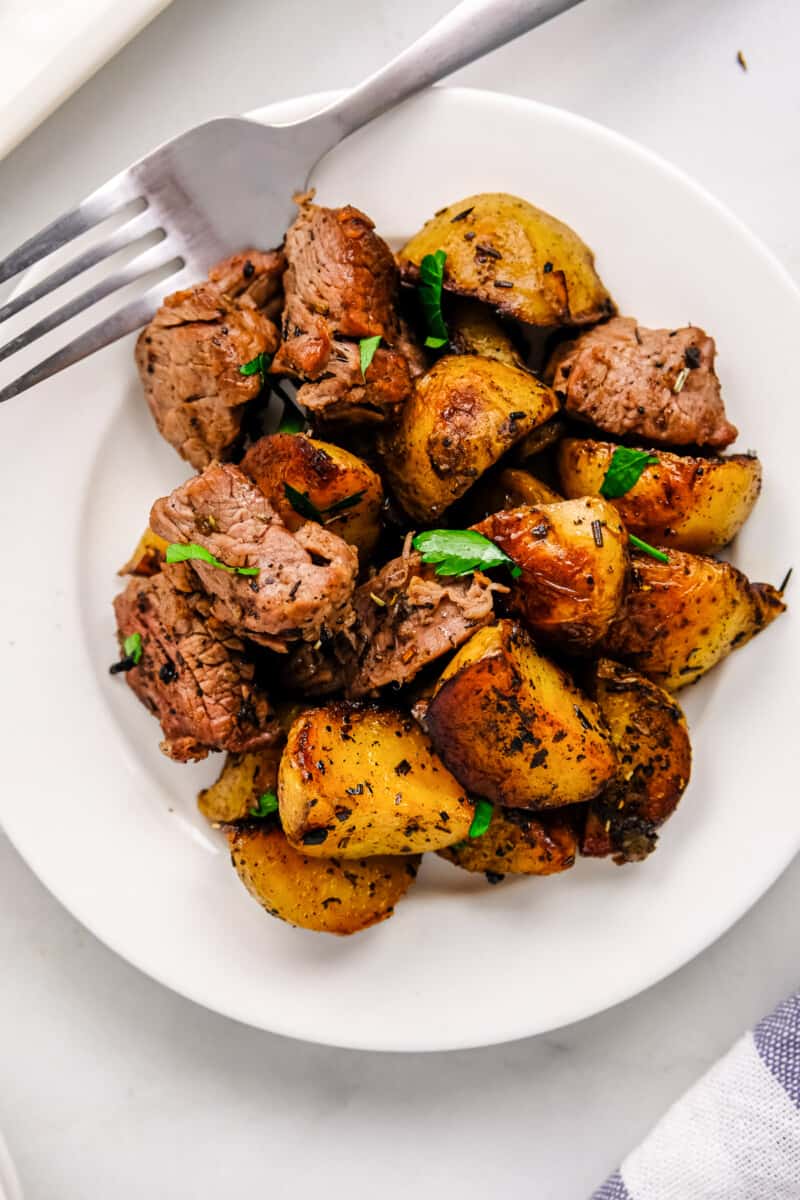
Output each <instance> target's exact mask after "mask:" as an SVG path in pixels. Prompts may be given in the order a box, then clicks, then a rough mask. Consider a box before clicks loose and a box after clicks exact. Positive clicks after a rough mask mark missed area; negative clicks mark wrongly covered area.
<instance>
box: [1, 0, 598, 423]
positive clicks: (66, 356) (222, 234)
mask: <svg viewBox="0 0 800 1200" xmlns="http://www.w3.org/2000/svg"><path fill="white" fill-rule="evenodd" d="M579 2H580V0H462V3H460V4H458V5H457V6H456V7H455V8H454V9H453V10H452V11H451V12H450V13H448V14H447V15H446V16H445V17H443V18H442V20H440V21H439V22H437V24H436V25H434V26H433V28H432V29H430V30H429V31H428V32H427V33H425V34H423V36H422V37H421V38H419V39H418V40H417V41H416V42H414V43H413V45H412V46H410V47H409V48H408V49H407V50H405V51H404V52H403V53H402V54H400V55H398V57H397V58H395V59H393V60H392V61H391V62H390V63H389V64H388V65H387V66H385V67H384V68H383V69H382V70H380V71H378V72H377V73H376V74H375V75H372V76H370V77H369V78H368V79H367V80H365V81H364V83H362V84H361V85H360V86H359V87H357V88H355V89H354V90H353V91H351V92H349V93H348V94H347V95H345V96H343V97H342V98H341V99H339V100H336V101H335V102H334V103H332V104H331V105H329V106H328V107H327V108H326V109H324V110H322V111H321V112H319V113H316V114H315V115H314V116H311V117H309V118H306V119H304V120H302V121H298V122H294V123H292V124H287V125H262V124H259V123H258V122H255V121H248V120H246V119H244V118H241V117H224V118H220V119H218V120H215V121H209V122H208V123H207V124H205V125H198V126H197V127H196V128H195V129H191V130H189V132H188V133H184V134H181V136H180V137H177V138H174V139H173V140H172V141H171V142H166V143H165V144H164V145H163V146H160V147H159V148H158V149H157V150H154V151H153V152H152V153H151V154H148V155H147V157H146V158H142V159H140V160H139V162H136V163H134V164H133V165H132V166H130V167H128V168H127V170H125V171H122V172H120V174H119V175H115V176H114V178H113V179H110V180H109V181H108V183H105V184H104V185H103V186H102V187H100V188H98V189H97V191H95V192H92V193H91V195H89V196H87V197H86V199H85V200H83V201H82V202H81V203H80V204H79V205H78V206H77V208H75V209H73V210H72V212H68V213H65V214H64V215H63V216H61V217H59V218H58V220H56V221H53V223H52V224H50V225H48V226H47V227H46V228H45V229H43V230H41V232H39V233H37V234H36V235H35V236H34V237H32V238H30V239H29V240H28V241H26V242H24V243H23V244H22V245H21V246H19V247H18V248H17V249H16V250H14V251H13V253H11V254H9V255H8V257H7V258H5V259H4V260H3V261H2V262H0V284H2V283H3V282H4V281H5V280H8V279H11V278H12V277H13V276H14V275H17V274H18V273H19V272H20V271H24V270H26V269H27V268H28V267H31V266H33V264H34V263H37V262H39V261H40V259H43V258H45V257H47V256H48V255H50V254H52V253H53V252H54V251H56V250H58V249H59V248H61V247H63V246H66V245H67V244H68V243H70V242H72V241H73V240H74V239H76V238H78V237H80V235H82V234H85V233H87V232H88V231H90V230H92V229H94V228H95V227H96V226H98V225H100V224H101V223H103V222H106V221H109V222H110V219H111V218H114V220H115V222H116V225H115V227H114V229H113V231H112V232H108V233H106V234H105V236H103V237H101V238H100V240H99V241H97V242H96V243H94V244H92V245H90V246H88V248H85V249H84V250H82V251H81V252H80V253H78V254H77V255H76V256H75V257H74V258H72V259H71V260H70V261H68V262H67V263H66V264H65V265H63V266H59V267H58V268H57V269H55V270H53V271H51V272H50V274H49V275H47V276H46V277H45V278H44V279H42V280H41V281H40V282H39V283H36V284H34V285H32V286H31V287H29V288H27V289H26V290H25V291H22V292H18V293H17V294H16V295H14V296H13V298H12V299H11V300H10V301H9V302H8V303H6V304H5V305H4V306H3V307H1V308H0V324H1V323H2V322H4V321H7V320H8V319H9V318H10V317H12V316H15V315H16V314H18V313H19V312H21V311H22V310H23V309H25V308H27V307H28V305H30V304H33V303H34V302H35V301H38V300H42V299H44V298H45V297H47V296H49V295H50V294H51V293H52V292H55V291H56V290H57V289H58V288H60V287H62V286H63V285H64V284H66V283H68V282H69V281H70V280H72V279H74V278H75V277H76V276H78V275H80V274H82V273H83V272H84V271H88V270H90V269H92V268H95V267H99V266H100V265H101V264H103V263H105V262H106V261H107V260H109V259H111V258H112V257H113V256H117V255H119V256H120V258H125V256H126V255H127V261H126V262H125V263H124V265H121V266H120V265H117V266H116V267H112V269H111V270H110V272H108V273H106V274H105V275H104V276H103V277H102V278H101V279H99V281H98V282H96V283H94V285H93V286H91V287H89V288H87V290H85V291H84V292H82V293H80V294H79V295H77V296H74V297H72V298H71V299H70V300H68V301H66V302H65V303H63V304H61V305H59V306H58V307H57V308H55V309H53V310H51V311H50V312H48V313H47V315H46V316H44V317H43V318H42V319H41V320H39V321H37V322H35V323H34V324H32V325H31V326H29V328H28V329H26V330H25V331H24V332H23V333H20V334H18V335H17V336H16V337H14V338H12V339H11V340H10V341H8V342H6V343H5V345H3V346H1V347H0V362H1V361H3V360H4V359H9V358H11V357H12V356H13V355H15V354H17V353H19V352H20V351H21V350H24V349H25V348H26V347H28V346H29V345H31V343H33V342H35V341H36V340H37V339H38V338H40V337H42V336H43V335H44V334H47V333H50V332H51V331H53V330H55V329H57V328H58V327H59V326H61V325H62V324H64V323H65V322H66V321H69V320H71V319H72V318H73V317H76V316H77V315H78V314H79V313H82V312H84V311H85V310H86V309H89V308H91V307H92V306H93V305H95V304H97V303H99V302H100V301H102V300H104V299H106V298H108V297H111V296H113V295H114V294H115V293H116V292H118V291H120V290H121V289H123V288H127V287H134V286H135V289H136V293H137V294H136V295H135V297H134V298H133V299H131V300H130V301H129V302H127V303H125V304H124V305H123V306H122V307H121V308H119V309H118V310H117V311H116V312H114V313H113V314H112V315H111V316H109V317H107V318H106V319H104V320H102V321H100V322H99V323H98V324H96V325H94V326H92V328H90V329H88V330H87V331H86V332H83V333H81V334H79V335H78V336H77V337H75V338H74V339H73V340H72V341H70V342H69V343H68V344H67V345H65V346H64V347H63V348H62V349H60V350H58V351H56V353H54V354H51V355H49V356H48V357H46V358H44V359H43V360H42V361H41V362H40V363H38V364H37V365H36V366H34V367H32V368H31V369H30V370H27V371H25V372H24V373H23V374H21V375H19V376H18V377H17V378H16V379H14V380H13V381H12V382H10V383H8V384H7V385H6V386H5V387H3V388H2V389H0V402H2V401H3V400H9V399H11V397H12V396H16V395H18V394H19V393H20V392H24V391H26V390H27V389H28V388H30V387H33V386H34V384H37V383H40V382H42V380H44V379H47V378H49V377H50V376H51V375H54V374H56V372H58V371H61V370H63V369H64V368H65V367H69V366H72V364H73V363H76V362H78V361H80V359H82V358H86V357H87V355H90V354H94V352H95V351H96V350H100V349H102V347H104V346H107V345H108V344H109V343H110V342H113V341H116V339H117V338H120V337H123V336H124V335H125V334H127V333H130V332H131V331H132V330H134V329H138V328H139V327H140V326H142V325H145V324H146V323H147V322H148V321H149V320H150V318H151V317H152V316H153V313H154V312H155V311H156V309H157V308H158V306H159V303H160V301H161V298H162V295H163V293H164V291H165V288H164V284H165V283H168V284H169V287H168V289H167V290H169V291H174V290H176V289H178V288H181V287H187V286H188V285H189V284H191V283H195V282H197V281H198V280H200V279H201V278H202V277H203V276H204V275H205V274H206V272H207V271H208V268H209V267H210V266H211V265H212V263H214V262H216V261H217V260H218V259H221V258H224V257H225V256H226V255H228V254H231V253H233V252H234V251H236V250H240V249H244V248H245V247H247V246H272V245H275V244H276V243H278V242H279V241H280V240H281V239H282V237H283V233H284V230H285V229H286V227H287V225H288V224H289V223H290V221H291V219H292V202H291V197H292V195H293V194H294V193H295V192H297V191H299V190H301V189H302V188H303V186H304V185H305V183H306V181H307V180H308V178H309V176H310V174H311V171H312V169H313V168H314V166H315V164H316V163H317V162H318V161H319V159H320V158H322V157H323V155H325V154H327V153H328V151H329V150H331V149H333V147H334V146H336V145H337V144H338V143H339V142H340V141H342V139H343V138H345V137H347V136H348V134H350V133H353V132H354V131H355V130H356V129H359V128H360V127H361V126H362V125H365V124H366V123H367V122H368V121H371V120H372V119H373V118H374V117H377V116H380V114H381V113H383V112H386V111H387V109H390V108H392V107H394V106H395V105H396V104H399V103H400V102H401V101H402V100H405V99H406V98H407V97H408V96H411V95H413V94H414V93H415V92H418V91H420V90H422V89H423V88H425V87H428V86H429V85H430V84H433V83H436V82H437V80H439V79H442V78H443V77H444V76H446V75H449V74H451V73H452V72H453V71H456V70H458V68H459V67H463V66H466V64H467V63H470V62H472V61H474V60H475V59H476V58H480V57H481V56H482V55H484V54H487V53H488V52H489V51H490V50H495V49H496V48H497V47H498V46H502V45H504V44H505V43H506V42H510V41H512V40H513V39H514V38H516V37H519V35H520V34H522V33H525V32H527V31H528V30H529V29H533V28H534V27H535V26H537V25H541V24H543V23H544V22H545V21H547V20H549V19H550V18H551V17H553V16H556V15H557V14H558V13H561V12H564V11H565V10H566V9H568V8H572V7H573V6H574V5H575V4H577V3H579ZM110 223H111V222H110Z"/></svg>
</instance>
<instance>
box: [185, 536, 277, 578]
mask: <svg viewBox="0 0 800 1200" xmlns="http://www.w3.org/2000/svg"><path fill="white" fill-rule="evenodd" d="M166 558H167V562H168V563H176V562H191V561H194V560H198V561H199V562H204V563H208V565H209V566H210V567H217V568H218V569H219V570H220V571H227V572H228V574H229V575H258V573H259V571H260V569H261V568H260V567H229V566H227V564H226V563H224V562H220V561H219V559H218V558H215V557H214V555H213V554H212V553H211V551H210V550H206V548H205V546H198V544H197V543H196V542H189V543H188V545H185V544H184V543H183V542H171V543H170V545H169V546H167V554H166Z"/></svg>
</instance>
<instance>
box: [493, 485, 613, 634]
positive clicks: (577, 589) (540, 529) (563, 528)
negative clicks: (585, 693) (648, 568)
mask: <svg viewBox="0 0 800 1200" xmlns="http://www.w3.org/2000/svg"><path fill="white" fill-rule="evenodd" d="M476 528H477V529H478V530H479V531H480V532H481V533H482V534H484V535H485V536H486V537H488V538H491V540H492V541H493V542H495V543H496V545H498V546H499V547H500V549H501V550H504V551H505V553H506V554H507V555H508V556H509V557H510V558H512V559H513V560H514V562H515V563H516V564H517V566H518V567H520V569H521V571H522V574H521V575H520V576H519V578H517V579H510V580H509V585H510V587H511V595H510V597H509V607H510V608H511V610H512V611H513V612H516V613H518V614H519V615H520V616H521V617H522V618H523V620H524V621H525V624H526V625H528V626H529V628H530V629H532V630H533V632H534V633H535V634H537V635H538V636H540V637H542V638H545V639H546V640H547V641H548V642H550V643H553V644H556V645H558V646H561V647H563V648H565V649H568V650H573V651H585V650H587V649H589V647H590V646H593V645H595V643H596V642H598V641H599V640H600V639H601V638H602V637H603V636H604V635H605V634H606V633H607V631H608V628H609V626H610V625H611V622H612V621H613V620H614V618H615V617H616V615H617V613H618V612H619V610H620V607H621V605H622V600H623V596H624V594H625V588H626V585H627V582H628V574H629V555H628V535H627V533H626V531H625V529H624V528H623V526H622V522H621V521H620V519H619V513H618V512H617V510H616V509H615V508H614V507H613V506H612V505H611V504H609V503H608V502H607V501H606V500H603V499H601V498H600V497H599V496H597V497H594V496H586V497H585V498H584V499H582V500H562V501H561V502H560V503H558V504H540V505H537V506H536V507H528V508H514V509H509V510H507V511H505V512H498V513H494V514H493V515H492V516H490V517H487V518H486V520H485V521H481V522H480V524H479V525H477V526H476Z"/></svg>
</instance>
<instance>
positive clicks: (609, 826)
mask: <svg viewBox="0 0 800 1200" xmlns="http://www.w3.org/2000/svg"><path fill="white" fill-rule="evenodd" d="M589 691H590V692H591V694H592V695H593V696H594V698H595V700H596V701H597V703H598V705H599V708H600V711H601V713H602V714H603V719H604V720H605V723H606V725H607V726H608V729H609V732H610V733H611V740H612V742H613V743H614V745H615V747H616V750H617V759H618V761H619V766H618V768H617V775H616V778H615V779H614V781H613V782H612V783H611V784H609V786H608V787H607V788H606V790H605V791H604V792H602V793H601V795H600V796H598V797H597V799H596V800H593V801H592V802H591V804H590V805H589V808H588V812H587V817H586V825H585V828H584V831H583V836H582V839H581V853H582V854H585V855H589V856H591V857H601V858H602V857H605V856H606V855H609V854H613V855H614V860H615V862H618V863H625V862H637V861H639V860H640V859H643V858H646V857H647V855H648V854H650V853H651V852H652V851H653V850H654V849H655V847H656V841H657V838H658V834H657V832H656V831H657V830H658V828H659V826H661V825H663V824H664V822H665V821H666V820H667V818H668V817H669V816H671V815H672V813H673V812H674V811H675V809H676V807H677V805H678V801H679V800H680V798H681V796H682V795H683V793H684V791H685V789H686V785H687V783H688V782H689V776H690V775H691V771H692V747H691V743H690V741H689V733H688V730H687V728H686V719H685V717H684V715H683V713H682V712H681V710H680V708H679V706H678V704H677V703H676V701H675V700H674V699H673V697H672V696H670V694H669V692H666V691H664V689H663V688H661V687H659V686H658V684H656V683H653V681H652V680H650V679H645V678H644V676H642V675H639V674H637V673H636V671H632V670H631V668H630V667H625V666H622V665H621V664H620V663H615V662H612V661H611V660H610V659H608V658H601V659H600V660H599V661H598V662H597V663H595V665H594V668H593V671H592V676H591V680H590V683H589Z"/></svg>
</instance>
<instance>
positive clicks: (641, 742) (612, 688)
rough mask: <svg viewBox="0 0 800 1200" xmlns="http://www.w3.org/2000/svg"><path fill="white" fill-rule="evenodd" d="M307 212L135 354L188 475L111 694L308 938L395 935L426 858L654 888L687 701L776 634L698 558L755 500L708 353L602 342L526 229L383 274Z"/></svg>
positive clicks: (587, 280)
mask: <svg viewBox="0 0 800 1200" xmlns="http://www.w3.org/2000/svg"><path fill="white" fill-rule="evenodd" d="M298 203H299V214H298V216H297V219H296V220H295V222H294V224H293V225H292V226H291V228H290V229H289V230H288V232H287V234H286V238H285V242H284V245H283V246H282V247H281V248H280V249H277V250H266V251H263V250H247V251H245V252H243V253H241V254H237V255H235V256H234V257H232V258H230V259H227V260H226V261H225V262H222V263H220V264H219V265H217V266H216V267H214V268H213V270H211V271H210V272H209V277H208V279H207V280H206V281H204V282H202V283H200V284H198V285H197V286H196V287H193V288H189V289H187V290H186V291H182V292H177V293H175V294H174V295H171V296H168V297H167V298H166V299H165V301H164V303H163V306H162V307H161V308H160V309H159V311H158V313H157V314H156V316H155V317H154V319H153V320H152V322H151V323H150V325H148V326H147V328H146V329H145V330H144V331H143V332H142V334H141V336H140V338H139V340H138V344H137V350H136V359H137V363H138V367H139V371H140V374H141V378H142V382H143V385H144V390H145V394H146V396H147V401H148V404H149V406H150V409H151V411H152V414H153V417H154V419H155V421H156V424H157V426H158V428H159V430H160V432H161V433H162V434H163V436H164V437H165V438H166V439H167V440H168V441H169V442H170V443H171V444H172V445H173V446H174V447H175V449H176V450H177V451H178V453H179V454H180V455H181V456H182V457H183V458H184V459H186V461H187V462H188V463H189V464H190V465H191V466H192V467H193V468H194V469H195V471H196V472H197V473H196V474H195V475H193V476H192V477H191V478H190V479H188V480H187V481H186V482H185V483H184V484H182V485H181V486H180V487H178V488H176V489H175V490H174V491H173V492H172V493H171V494H170V495H168V496H165V497H163V498H161V499H159V500H156V502H155V504H154V505H153V508H152V511H151V514H150V522H149V527H148V529H147V531H146V532H145V534H144V536H143V537H142V539H141V542H140V544H139V545H138V546H137V548H136V550H135V552H134V554H133V557H132V558H131V560H130V562H129V563H128V564H127V565H126V566H125V567H124V568H123V571H122V572H121V573H122V574H125V575H127V576H128V581H127V585H126V587H125V589H124V591H123V592H122V593H121V594H120V595H119V596H117V598H116V600H115V609H116V617H117V624H118V628H119V640H120V647H121V655H122V657H121V659H120V661H119V662H117V663H115V664H114V666H113V667H112V671H113V672H114V673H124V674H125V678H126V679H127V682H128V684H129V686H130V688H131V689H132V690H133V692H135V693H136V695H137V696H138V697H139V699H140V700H141V701H142V702H143V703H144V704H145V705H146V706H147V707H148V708H149V709H150V711H151V712H152V713H153V714H154V715H155V716H156V717H157V718H158V720H159V721H160V723H161V728H162V731H163V741H162V743H161V748H162V750H163V751H164V753H165V754H167V755H169V756H170V757H171V758H173V759H175V760H177V761H180V762H185V761H188V760H196V759H202V758H205V757H206V755H207V754H208V753H209V752H210V751H225V752H226V758H225V762H224V766H223V768H222V772H221V774H220V777H219V779H218V780H217V782H216V783H215V784H213V786H211V787H209V788H208V789H206V790H205V791H203V792H202V793H201V794H200V796H199V800H198V802H199V806H200V809H201V811H202V812H203V813H204V814H205V816H206V817H207V818H208V819H209V821H211V822H212V824H213V825H214V826H215V827H218V828H221V829H222V830H224V831H225V833H226V835H227V837H228V840H229V842H230V847H231V851H232V858H233V863H234V866H235V868H236V870H237V872H238V873H239V875H240V877H241V879H242V881H243V882H244V884H245V886H246V887H247V888H248V889H249V890H250V891H251V892H252V893H253V895H254V896H255V897H256V898H257V899H258V900H259V901H260V903H261V904H262V905H263V906H264V907H265V908H266V909H267V910H268V911H269V912H270V913H272V914H273V915H275V916H278V917H282V918H283V919H284V920H286V921H289V922H291V923H292V924H294V925H298V926H303V927H305V928H308V929H314V930H321V931H325V932H328V933H337V934H346V933H353V932H355V931H357V930H360V929H364V928H365V927H367V926H368V925H372V924H374V923H375V922H376V921H381V920H383V919H385V918H386V917H388V916H390V915H391V914H392V912H393V910H394V906H395V904H396V903H397V901H398V900H400V899H401V897H402V896H404V895H405V893H406V892H407V891H408V889H409V888H410V887H411V885H412V883H413V882H414V879H415V877H416V875H417V869H418V866H419V862H420V856H421V855H422V854H423V853H425V852H429V851H433V852H436V853H438V854H440V855H441V856H442V857H444V858H446V859H447V860H448V861H449V862H451V863H452V864H453V865H454V866H455V867H458V868H461V869H462V870H466V871H477V872H484V873H485V874H486V877H487V879H488V881H489V882H490V883H497V882H499V881H500V880H501V879H502V878H503V877H504V876H506V875H551V874H554V873H556V872H560V871H565V870H567V869H568V868H570V867H572V866H573V865H574V863H575V861H576V858H577V856H578V855H588V856H592V857H610V858H612V859H613V860H614V861H615V862H617V863H628V862H635V861H639V860H642V859H644V858H645V857H647V855H648V854H649V853H650V852H651V851H652V850H653V849H654V847H655V845H656V839H657V836H658V830H659V828H660V826H661V825H662V824H663V823H664V821H666V819H667V818H668V817H669V816H670V814H671V813H672V812H673V811H674V809H675V807H676V805H677V803H678V801H679V799H680V797H681V794H682V793H683V791H684V789H685V788H686V784H687V782H688V779H689V774H690V767H691V748H690V744H689V737H688V733H687V729H686V722H685V720H684V717H683V714H682V712H681V709H680V707H679V706H678V704H677V702H676V700H675V695H674V694H675V692H676V691H678V689H680V688H682V687H684V686H685V685H687V684H690V683H694V682H695V681H696V680H697V679H699V678H700V676H702V675H704V674H705V673H706V672H707V671H709V670H710V669H711V668H712V667H713V666H714V665H715V664H716V663H718V662H719V661H720V660H721V659H723V658H724V657H725V656H726V655H727V654H729V653H730V651H731V650H733V649H735V648H737V647H739V646H742V645H744V643H745V642H747V641H749V640H750V638H751V637H753V635H754V634H756V633H758V632H759V631H760V630H761V629H763V628H764V627H765V626H766V625H768V624H769V623H770V622H771V621H772V620H774V618H775V617H776V616H778V614H779V613H781V612H783V610H784V604H783V600H782V588H775V587H772V586H771V585H769V584H766V583H751V582H750V581H749V580H748V579H747V578H746V577H745V576H744V575H743V574H742V573H741V571H738V570H736V568H734V567H733V566H731V565H730V564H729V563H727V562H723V561H720V560H718V559H716V558H714V557H711V555H712V554H713V553H714V552H716V551H717V550H719V549H720V548H721V547H723V546H725V545H727V544H728V543H729V542H730V541H731V539H732V538H733V537H734V536H735V535H736V533H737V532H738V531H739V530H740V529H741V527H742V525H743V524H744V522H745V521H746V520H747V517H748V515H749V514H750V512H751V511H752V508H753V505H754V504H755V502H756V499H757V497H758V494H759V489H760V486H761V464H760V462H759V460H758V458H757V457H756V456H755V455H754V454H730V455H728V454H725V453H724V451H725V448H726V447H727V446H728V445H729V444H730V443H731V442H733V441H734V439H735V438H736V436H737V431H736V429H735V427H734V426H733V425H732V424H731V422H730V421H729V420H728V418H727V416H726V414H725V407H724V404H723V400H722V396H721V393H720V385H719V380H718V378H717V376H716V374H715V370H714V355H715V348H714V341H713V339H712V338H711V337H710V336H709V335H708V334H707V333H705V332H704V331H703V330H702V329H699V328H697V327H696V326H689V327H687V328H681V329H646V328H644V327H643V326H641V325H639V324H638V322H637V321H636V320H635V319H634V318H632V317H620V316H617V310H616V306H615V304H614V301H613V300H612V298H611V296H610V295H609V293H608V291H607V290H606V288H605V287H604V286H603V283H602V281H601V280H600V278H599V277H598V275H597V273H596V271H595V267H594V258H593V255H592V253H591V251H590V250H589V249H588V248H587V247H586V245H584V243H583V242H582V241H581V240H580V238H579V237H578V236H577V234H575V233H574V232H573V231H572V230H571V229H569V228H568V227H567V226H566V225H564V224H562V223H561V222H560V221H557V220H556V219H555V218H554V217H551V216H549V215H548V214H547V213H545V212H542V211H540V210H539V209H537V208H534V207H533V206H532V205H531V204H529V203H527V202H526V201H525V200H521V199H518V198H516V197H514V196H509V195H502V194H485V195H478V196H471V197H469V198H468V199H465V200H461V201H459V202H458V203H456V204H452V205H450V206H449V207H447V208H444V209H442V210H441V211H440V212H438V213H436V215H435V216H434V217H432V218H431V219H430V220H429V221H428V222H427V223H426V224H425V226H424V227H423V229H422V230H420V232H419V233H417V234H416V236H415V237H413V238H411V240H410V241H409V242H408V243H407V245H406V246H404V247H403V249H402V250H401V251H400V252H399V254H398V255H397V256H396V257H395V256H394V255H393V254H392V251H391V250H390V249H389V247H388V245H387V244H386V243H385V242H384V241H383V240H382V239H381V238H380V237H379V236H378V235H377V233H376V232H375V229H374V226H373V224H372V222H371V221H370V220H369V218H368V217H366V216H365V215H364V214H363V213H362V212H360V211H359V210H358V209H356V208H353V207H351V206H349V205H348V206H345V207H344V208H324V207H321V206H319V205H317V204H315V203H314V202H313V197H312V196H303V197H300V198H299V200H298ZM279 404H282V405H283V416H282V418H281V419H280V425H279V426H278V428H277V432H272V433H265V432H264V430H265V428H266V427H268V426H269V423H270V420H271V416H272V415H274V414H276V408H278V406H279ZM277 425H278V417H277V415H275V416H274V419H273V420H272V428H275V427H276V426H277Z"/></svg>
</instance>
